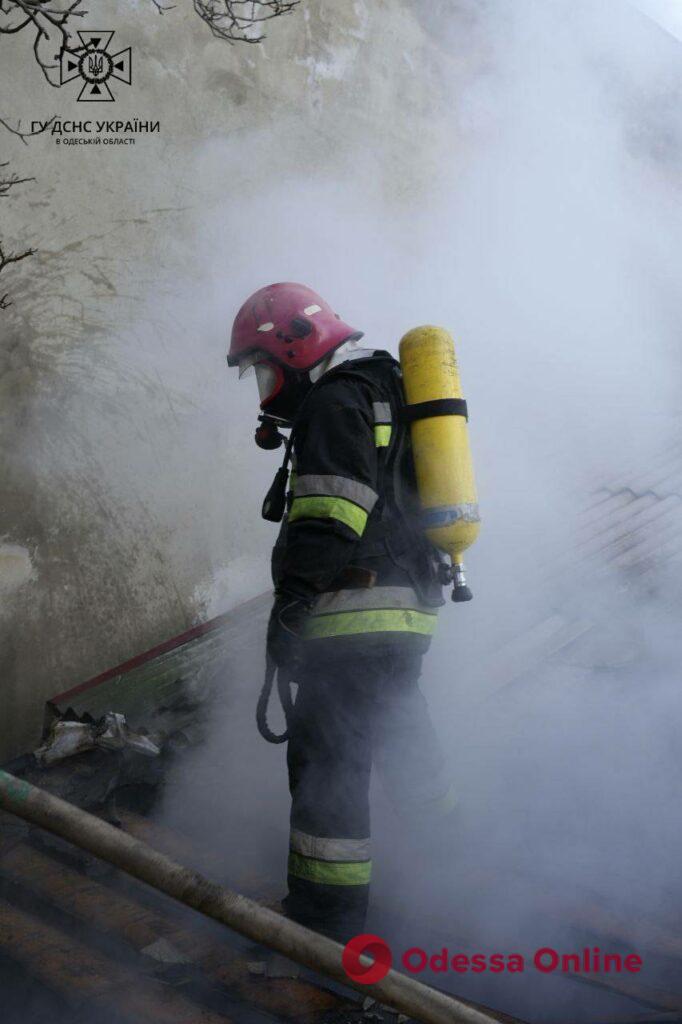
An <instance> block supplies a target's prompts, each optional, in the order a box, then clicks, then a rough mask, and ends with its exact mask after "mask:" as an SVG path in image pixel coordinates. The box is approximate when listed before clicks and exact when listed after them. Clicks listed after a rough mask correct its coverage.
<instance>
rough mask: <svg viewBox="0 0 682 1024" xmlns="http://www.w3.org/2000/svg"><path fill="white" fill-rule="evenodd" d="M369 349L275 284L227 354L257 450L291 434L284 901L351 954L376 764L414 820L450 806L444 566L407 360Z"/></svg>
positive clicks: (283, 652) (282, 554) (297, 293)
mask: <svg viewBox="0 0 682 1024" xmlns="http://www.w3.org/2000/svg"><path fill="white" fill-rule="evenodd" d="M362 337H363V335H362V332H360V331H357V330H355V329H354V328H352V327H350V326H349V325H348V324H347V323H345V322H344V321H343V320H342V319H341V318H340V317H339V316H338V315H337V314H335V313H334V312H333V310H332V309H331V307H330V306H329V305H328V304H327V302H325V301H324V299H322V298H321V297H320V296H319V295H317V294H316V293H315V292H314V291H312V290H311V289H310V288H307V287H305V286H303V285H300V284H291V283H281V284H273V285H269V286H267V287H265V288H262V289H260V290H259V291H257V292H256V293H255V294H254V295H252V296H251V297H250V298H249V299H247V301H246V302H245V303H244V305H243V306H242V307H241V309H240V310H239V312H238V314H237V317H236V319H235V322H234V327H233V330H232V339H231V345H230V351H229V354H228V364H229V365H230V366H235V367H238V368H239V374H240V376H243V375H244V374H245V373H246V372H247V371H248V370H250V369H253V370H255V375H256V379H257V383H258V390H259V395H260V408H261V417H260V420H261V425H260V426H259V428H258V430H257V433H256V439H257V441H258V442H259V443H260V444H261V445H262V446H263V447H268V448H271V447H275V446H276V445H277V444H278V443H280V442H281V437H280V435H279V430H280V429H281V428H291V436H290V439H289V444H288V446H287V455H289V454H291V462H292V472H291V479H290V490H289V493H288V495H287V502H286V504H287V513H286V515H285V517H284V523H283V526H282V528H281V531H280V534H279V537H278V540H277V543H276V544H275V548H274V551H273V558H272V571H273V582H274V587H275V600H274V605H273V608H272V612H271V615H270V621H269V626H268V634H267V653H268V657H269V658H270V659H272V660H273V661H274V662H275V663H276V665H277V666H278V667H279V670H280V677H281V675H282V673H284V674H285V675H286V677H287V678H293V679H294V680H295V682H296V683H297V684H298V688H297V694H296V700H295V703H294V705H293V708H291V710H290V714H289V716H288V717H289V723H288V724H289V729H288V736H289V743H288V756H287V762H288V769H289V786H290V791H291V800H292V806H291V830H290V849H289V861H288V896H287V897H286V899H285V900H284V903H283V905H284V909H285V911H286V913H287V914H288V915H289V916H290V917H291V918H293V919H294V920H296V921H298V922H300V923H301V924H304V925H306V926H308V927H310V928H313V929H315V930H317V931H319V932H322V933H324V934H326V935H329V936H331V937H333V938H335V939H337V940H339V941H342V942H345V941H347V939H348V938H350V937H351V936H352V935H354V934H357V933H358V932H362V931H363V928H364V924H365V916H366V912H367V904H368V896H369V884H370V875H371V856H370V812H369V784H370V772H371V768H372V764H374V765H376V767H377V770H378V771H379V773H380V776H381V779H382V782H383V783H384V786H385V787H386V789H387V790H388V792H389V794H390V795H391V797H392V800H393V802H394V803H395V804H396V805H397V807H398V809H399V810H400V811H401V812H402V813H403V814H405V815H407V816H408V817H410V818H412V820H417V821H419V822H420V823H427V822H429V821H432V820H433V819H434V817H438V816H444V815H447V814H449V812H450V810H451V809H452V806H453V804H454V800H453V795H452V791H451V787H450V786H449V784H448V780H447V777H446V773H445V768H444V760H443V756H442V753H441V751H440V748H439V744H438V741H437V739H436V735H435V732H434V729H433V725H432V723H431V720H430V718H429V714H428V710H427V706H426V702H425V699H424V697H423V695H422V693H421V691H420V689H419V686H418V680H419V676H420V671H421V662H422V657H423V655H424V653H425V652H426V650H427V648H428V646H429V642H430V638H431V636H432V634H433V631H434V629H435V626H436V617H437V610H438V607H439V606H440V605H441V604H443V599H442V584H441V579H442V573H441V565H440V556H439V555H438V553H437V552H436V550H435V548H433V547H432V546H431V545H430V543H429V542H428V541H427V540H426V538H425V536H424V534H423V532H422V531H421V530H420V529H419V527H418V525H417V523H416V511H417V499H416V489H415V482H414V467H413V464H412V458H411V453H410V444H409V432H408V430H407V428H406V427H405V426H404V425H403V424H402V423H401V409H402V407H403V405H404V398H403V394H402V387H401V380H400V369H399V364H398V363H397V361H396V360H395V359H394V358H393V357H392V356H391V355H390V354H389V353H388V352H385V351H381V350H378V351H377V350H372V349H367V348H362V347H360V345H359V341H360V339H361V338H362ZM285 463H286V459H285ZM280 482H281V480H280ZM269 518H277V516H274V517H273V516H269Z"/></svg>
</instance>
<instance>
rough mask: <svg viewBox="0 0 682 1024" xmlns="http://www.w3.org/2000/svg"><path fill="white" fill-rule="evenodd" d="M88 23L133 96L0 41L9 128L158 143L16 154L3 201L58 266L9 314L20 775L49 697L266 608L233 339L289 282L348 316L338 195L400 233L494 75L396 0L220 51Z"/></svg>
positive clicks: (116, 13) (28, 149)
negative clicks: (182, 636)
mask: <svg viewBox="0 0 682 1024" xmlns="http://www.w3.org/2000/svg"><path fill="white" fill-rule="evenodd" d="M82 27H83V28H102V27H104V28H107V29H115V30H116V36H115V42H116V43H117V44H118V45H119V46H120V47H124V46H127V45H132V47H133V84H132V86H131V87H127V86H125V85H123V84H117V85H115V93H116V102H115V104H108V105H106V104H97V105H91V104H84V103H77V102H76V96H77V93H78V86H77V83H71V84H67V85H65V86H63V87H62V88H61V89H55V88H51V87H50V86H49V85H48V84H47V83H46V82H45V81H44V80H43V78H42V77H41V75H40V72H39V69H38V68H37V66H36V64H35V63H34V61H33V58H32V53H31V49H30V47H31V41H32V40H31V38H30V37H29V36H28V34H27V33H26V32H21V33H18V34H16V35H13V36H0V94H1V96H2V110H1V111H0V114H2V115H5V116H8V117H10V118H12V119H16V118H19V117H21V118H23V119H24V122H27V121H31V120H34V119H37V118H42V119H44V118H46V117H48V116H50V115H52V114H55V113H56V114H58V115H59V116H60V117H61V118H62V119H64V120H66V119H75V120H84V119H86V118H88V117H90V118H96V119H100V118H105V117H109V118H113V117H115V118H116V119H122V120H125V119H127V118H133V117H137V118H138V119H140V120H150V121H153V120H160V121H161V131H160V133H159V134H154V135H147V136H138V137H137V138H136V143H135V145H134V146H120V147H114V146H104V145H100V146H94V145H89V146H65V145H63V144H61V145H57V143H56V141H55V140H56V138H58V137H59V136H52V135H49V134H44V135H42V136H39V137H37V138H35V139H33V140H32V141H31V142H30V145H29V146H24V145H22V144H21V142H20V141H19V140H18V139H16V138H14V137H12V136H10V135H8V134H6V133H4V132H3V133H2V134H1V135H0V159H10V160H11V161H12V165H13V167H14V169H16V171H17V172H18V173H20V175H21V176H22V177H23V176H25V175H27V174H30V175H31V176H33V177H35V179H36V180H35V182H34V183H32V184H27V185H25V186H23V187H22V189H21V192H19V191H18V190H17V192H16V193H15V196H14V197H13V198H12V199H5V200H3V207H2V209H1V210H0V214H1V215H2V221H1V227H2V235H1V237H3V238H5V239H6V240H7V241H8V242H12V243H13V244H14V245H15V246H16V247H19V246H20V245H21V244H22V241H24V240H25V242H26V244H29V245H35V247H36V248H37V249H38V255H37V256H36V257H35V258H34V259H32V260H31V261H27V262H26V263H24V264H23V265H22V266H21V267H19V268H17V269H16V270H14V271H13V272H12V273H11V275H10V274H9V273H7V275H6V287H7V288H8V289H9V290H10V291H11V293H12V298H13V303H14V304H13V306H12V307H11V308H10V309H9V310H7V311H5V312H4V313H0V336H1V339H2V346H1V348H0V430H1V447H2V453H1V455H0V460H1V461H0V473H1V477H0V480H1V483H0V487H1V491H2V506H1V509H0V514H1V519H0V602H1V603H0V629H1V635H0V690H1V698H0V700H1V707H0V761H1V760H3V759H6V758H9V757H11V756H13V755H15V754H18V753H20V752H22V751H24V750H26V749H30V748H31V747H32V746H33V745H34V744H35V743H36V741H37V739H38V735H39V731H40V727H41V721H42V707H43V702H44V700H45V699H46V698H47V697H49V696H50V695H53V694H55V693H58V692H59V691H61V690H63V689H65V688H67V687H69V686H71V685H73V684H75V683H77V682H79V681H81V680H82V679H85V678H87V677H89V676H91V675H93V674H95V673H97V672H99V671H101V670H103V669H105V668H107V667H108V666H110V665H112V664H114V663H116V662H118V661H120V660H123V659H125V658H127V657H129V656H131V655H132V654H134V653H136V652H137V651H139V650H141V649H144V648H145V647H147V646H151V645H152V644H154V643H156V642H158V641H160V640H162V639H164V638H166V637H168V636H169V635H172V634H174V633H176V632H178V631H180V630H182V629H184V628H186V627H187V626H188V625H190V624H191V623H192V622H194V621H196V620H197V619H198V618H201V617H203V616H205V615H207V614H212V613H215V612H218V611H221V610H224V609H225V608H227V607H229V606H231V605H234V604H235V603H238V602H239V601H240V600H243V599H244V598H246V597H249V596H252V595H253V594H255V593H257V592H258V591H259V590H261V589H264V588H265V587H267V585H268V581H267V557H266V553H267V549H268V548H269V546H270V543H271V540H272V531H271V528H270V527H268V526H266V525H265V524H262V523H260V521H258V520H257V518H256V516H257V510H258V509H259V507H260V501H261V498H262V494H263V492H264V490H265V488H266V487H267V484H268V482H269V479H270V475H271V473H272V471H273V469H274V464H275V462H274V459H273V458H268V457H267V456H263V455H259V453H258V452H257V450H256V449H255V448H253V447H252V445H251V433H252V421H253V420H254V419H255V396H254V394H253V393H252V390H251V389H252V387H253V385H252V384H251V385H247V384H242V385H238V384H237V382H236V381H235V380H234V379H232V377H231V376H229V375H228V374H227V372H226V371H225V368H224V352H225V346H226V336H227V330H228V324H229V323H230V321H231V317H232V316H233V314H234V311H235V309H236V307H237V305H238V304H239V303H240V302H241V301H242V299H243V298H244V296H245V294H248V292H249V291H250V290H252V289H254V288H255V287H258V286H259V285H260V284H262V283H265V282H266V281H268V280H269V279H276V278H280V279H281V278H286V277H293V278H296V277H299V278H302V279H304V280H308V281H310V283H312V284H313V285H316V286H317V287H318V288H320V289H321V290H322V289H323V288H326V290H327V291H328V292H329V293H330V298H331V299H332V301H334V302H336V303H337V305H339V304H343V302H344V301H345V302H346V303H350V302H351V299H350V297H349V296H348V295H344V294H342V293H341V289H339V288H338V284H337V286H336V287H335V283H337V282H336V277H337V275H336V273H335V270H336V269H337V268H338V266H339V265H340V264H342V263H343V262H345V261H348V260H353V259H354V254H353V252H352V247H353V232H352V226H349V224H350V222H352V220H353V218H356V219H357V218H361V217H362V211H361V209H360V208H357V207H355V206H353V203H352V202H351V203H350V205H349V207H348V208H347V209H344V208H343V204H341V209H340V210H339V211H337V213H336V214H335V216H336V218H337V223H338V231H339V239H338V244H337V242H336V240H335V239H334V237H333V231H334V230H336V229H335V228H334V227H333V223H334V221H333V219H332V222H331V223H332V227H331V228H330V230H327V229H326V228H325V230H324V232H323V235H324V234H326V239H327V243H328V244H327V246H326V247H325V244H324V238H321V237H320V223H321V222H324V223H327V222H328V221H329V199H330V196H331V195H332V194H333V192H334V189H335V187H336V186H335V184H334V183H335V182H337V181H339V180H343V179H344V178H345V179H346V180H350V181H352V182H353V186H354V188H355V190H356V194H357V195H362V194H364V193H367V194H370V193H371V194H372V196H373V197H375V199H376V202H377V203H378V207H379V208H380V209H381V210H382V216H384V219H385V221H386V223H390V217H391V211H393V210H396V209H398V208H400V207H401V206H405V204H409V203H414V202H415V200H416V199H419V197H420V196H421V195H426V194H427V193H428V190H429V182H430V181H431V180H432V178H433V174H434V172H435V170H436V169H437V167H438V165H439V164H440V163H442V162H443V161H448V160H451V159H453V153H454V152H455V151H456V146H455V140H454V139H453V138H452V135H451V133H449V134H446V133H444V132H443V131H441V130H440V128H439V122H438V120H437V118H435V117H434V114H433V112H434V111H435V110H436V109H437V108H438V109H442V108H443V99H444V97H445V94H446V80H445V76H446V73H447V76H448V82H449V84H448V86H447V88H448V89H449V88H450V86H451V81H452V76H453V75H455V76H456V75H458V74H460V73H461V74H469V73H470V69H471V64H472V58H471V57H469V56H467V55H466V53H465V52H464V51H462V52H458V49H457V47H452V48H451V50H450V52H448V53H447V54H446V53H445V52H444V51H443V50H442V48H440V46H439V39H438V34H437V32H436V33H434V25H433V23H429V21H428V19H427V20H425V19H424V16H423V5H420V4H419V3H414V2H412V3H409V2H400V0H389V2H379V3H377V2H373V0H356V2H352V3H351V2H339V0H336V2H334V0H305V2H304V3H302V4H301V7H300V9H299V10H298V11H297V12H296V13H295V14H292V15H291V16H289V17H287V18H282V19H281V20H278V21H276V22H272V23H271V24H270V25H269V27H268V38H267V41H266V42H264V43H263V44H261V45H258V46H248V45H234V46H229V45H227V44H226V43H224V42H221V41H218V40H216V39H214V38H212V36H211V35H210V33H209V32H208V30H207V28H206V27H205V26H204V25H203V24H202V23H201V21H200V20H199V19H198V18H197V16H196V15H195V14H194V12H193V10H192V5H191V4H190V3H189V2H188V3H184V2H183V3H181V4H179V5H178V6H177V7H176V8H175V9H173V10H171V11H168V12H167V13H166V14H165V15H163V16H159V15H158V14H157V13H156V10H155V8H154V6H153V5H152V4H151V3H146V2H144V0H138V2H137V3H135V4H134V5H132V4H129V3H122V2H116V0H105V2H103V3H101V4H98V11H97V16H96V18H95V20H94V21H93V16H89V17H87V18H85V19H84V20H83V22H82ZM451 102H452V101H451ZM450 105H451V103H450ZM64 137H65V136H63V137H62V138H64ZM273 194H274V195H275V196H276V197H277V198H276V199H275V200H273V199H272V196H273ZM289 195H290V198H291V202H289V201H288V196H289ZM283 209H284V210H288V211H289V212H288V213H287V214H286V217H287V223H286V224H285V223H283V222H282V220H281V211H282V210H283ZM292 211H293V212H292ZM299 214H300V216H299ZM346 214H347V215H348V222H346ZM377 223H380V220H378V222H377ZM330 232H332V233H331V234H330ZM308 239H309V241H308ZM321 248H322V249H325V251H324V253H322V252H321V251H320V249H321ZM320 263H322V267H320ZM362 298H363V304H364V305H367V303H366V302H365V300H366V299H368V298H369V295H366V296H363V297H362ZM361 308H362V305H361V303H360V302H357V301H356V302H355V304H354V305H353V306H352V308H349V307H348V306H345V307H343V308H342V312H343V313H344V314H345V315H347V316H349V317H351V318H352V317H353V316H355V317H356V319H357V317H358V316H359V315H360V312H361ZM244 389H246V390H244Z"/></svg>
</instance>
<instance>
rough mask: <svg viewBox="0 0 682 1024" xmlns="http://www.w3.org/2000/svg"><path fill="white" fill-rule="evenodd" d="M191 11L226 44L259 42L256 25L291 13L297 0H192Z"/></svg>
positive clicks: (261, 35)
mask: <svg viewBox="0 0 682 1024" xmlns="http://www.w3.org/2000/svg"><path fill="white" fill-rule="evenodd" d="M193 3H194V10H195V11H196V12H197V14H198V15H199V17H200V18H201V20H202V21H204V22H205V23H206V24H207V25H208V27H209V28H210V30H211V32H212V33H213V35H214V36H216V37H217V38H218V39H224V40H225V41H226V42H228V43H260V42H262V41H263V39H265V35H264V34H263V33H260V34H258V26H259V25H261V24H262V23H263V22H265V21H271V20H272V19H273V18H279V17H281V16H282V15H283V14H291V12H292V11H293V10H294V8H296V7H298V5H299V3H300V0H193Z"/></svg>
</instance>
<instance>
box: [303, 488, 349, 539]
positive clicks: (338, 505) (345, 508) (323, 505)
mask: <svg viewBox="0 0 682 1024" xmlns="http://www.w3.org/2000/svg"><path fill="white" fill-rule="evenodd" d="M297 519H336V520H338V521H339V522H340V523H345V525H346V526H349V527H350V528H351V530H354V531H355V533H357V535H358V537H362V535H363V533H364V532H365V526H366V525H367V513H366V512H365V510H364V508H360V506H359V505H356V504H355V503H354V502H352V501H347V500H346V499H345V498H323V497H317V498H313V497H310V498H294V500H293V502H292V504H291V511H290V513H289V522H290V523H295V522H296V520H297Z"/></svg>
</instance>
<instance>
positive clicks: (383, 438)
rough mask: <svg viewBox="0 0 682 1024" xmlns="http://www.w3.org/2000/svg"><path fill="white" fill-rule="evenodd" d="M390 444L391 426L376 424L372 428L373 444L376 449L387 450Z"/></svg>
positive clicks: (388, 424)
mask: <svg viewBox="0 0 682 1024" xmlns="http://www.w3.org/2000/svg"><path fill="white" fill-rule="evenodd" d="M390 443H391V424H390V423H377V424H376V425H375V427H374V444H375V445H376V446H377V448H388V446H389V444H390Z"/></svg>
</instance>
